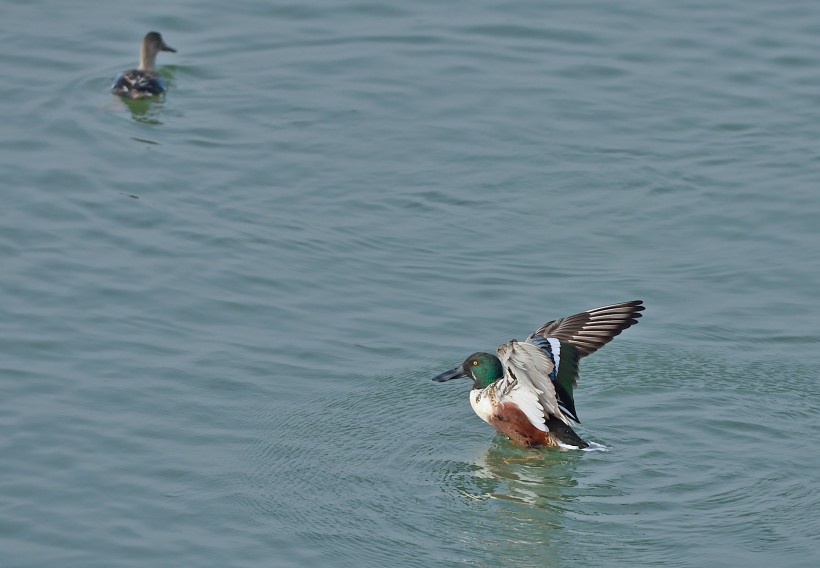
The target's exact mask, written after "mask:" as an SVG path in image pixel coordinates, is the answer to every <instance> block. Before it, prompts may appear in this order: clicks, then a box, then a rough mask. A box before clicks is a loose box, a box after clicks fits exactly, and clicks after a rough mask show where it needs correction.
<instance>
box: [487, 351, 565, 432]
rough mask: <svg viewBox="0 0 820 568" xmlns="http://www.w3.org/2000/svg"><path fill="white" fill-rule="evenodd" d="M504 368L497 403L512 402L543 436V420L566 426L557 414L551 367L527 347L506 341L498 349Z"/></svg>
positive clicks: (546, 429) (536, 352)
mask: <svg viewBox="0 0 820 568" xmlns="http://www.w3.org/2000/svg"><path fill="white" fill-rule="evenodd" d="M498 358H499V359H500V360H501V365H502V366H503V367H504V378H503V379H502V380H503V381H504V382H505V383H504V385H503V386H502V387H501V389H500V390H499V394H500V395H501V397H500V398H499V402H501V403H503V402H513V403H515V404H516V405H517V406H518V407H519V408H521V410H522V411H523V412H524V414H526V415H527V418H529V420H530V422H532V423H533V424H534V425H535V426H536V427H538V428H539V429H540V430H542V431H544V432H546V431H548V428H547V426H546V424H545V422H546V416H548V415H553V416H557V417H558V418H560V419H561V420H562V421H563V422H565V423H567V424H569V421H568V419H567V418H566V416H564V413H563V412H561V408H560V407H559V405H558V399H557V397H556V395H555V387H554V386H553V383H552V380H551V379H550V373H552V371H553V363H552V361H551V360H550V359H549V358H547V356H546V355H545V353H544V352H543V351H542V350H541V349H540V348H538V347H537V346H535V345H533V344H531V343H522V342H519V341H510V342H509V343H505V344H504V345H502V346H501V347H499V348H498Z"/></svg>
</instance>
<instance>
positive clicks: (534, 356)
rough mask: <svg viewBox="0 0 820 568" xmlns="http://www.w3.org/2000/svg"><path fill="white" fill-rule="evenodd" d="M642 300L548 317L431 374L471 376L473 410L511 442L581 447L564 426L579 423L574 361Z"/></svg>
mask: <svg viewBox="0 0 820 568" xmlns="http://www.w3.org/2000/svg"><path fill="white" fill-rule="evenodd" d="M642 304H643V302H642V301H640V300H636V301H633V302H624V303H622V304H613V305H611V306H604V307H602V308H596V309H594V310H589V311H587V312H581V313H580V314H576V315H574V316H570V317H566V318H563V319H559V320H555V321H551V322H549V323H547V324H544V325H543V326H542V327H541V328H539V329H538V330H537V331H535V332H534V333H533V334H532V335H530V336H529V337H528V338H527V339H526V340H525V341H516V340H512V341H510V342H509V343H505V344H504V345H502V346H500V347H499V348H498V351H497V354H496V355H492V354H490V353H474V354H472V355H470V356H469V357H468V358H467V359H466V360H465V361H464V363H463V364H462V365H461V366H460V367H456V368H455V369H452V370H450V371H446V372H444V373H442V374H440V375H438V376H437V377H435V378H434V379H433V380H434V381H439V382H444V381H448V380H450V379H455V378H458V377H467V378H471V379H473V390H472V391H470V405H471V406H472V407H473V410H474V411H475V413H476V414H477V415H478V416H479V417H480V418H481V419H482V420H484V421H485V422H487V423H488V424H490V425H491V426H492V427H493V428H495V429H496V430H497V431H498V432H499V433H500V434H502V435H504V436H507V437H508V438H509V439H510V440H511V441H512V442H513V443H514V444H517V445H519V446H527V447H538V446H571V447H577V448H585V447H587V446H588V444H587V443H586V442H584V441H583V440H582V439H581V438H580V437H579V436H578V434H576V433H575V431H573V429H572V427H571V426H570V421H574V422H578V423H580V420H578V413H577V412H576V410H575V401H574V400H573V387H574V386H575V385H576V384H577V380H578V362H579V360H580V359H581V358H582V357H585V356H587V355H590V354H591V353H594V352H595V351H597V350H598V349H600V348H601V347H603V346H604V345H606V344H607V343H609V342H610V341H612V338H613V337H615V336H616V335H618V334H619V333H621V332H622V331H623V330H625V329H627V328H628V327H630V326H632V325H634V324H636V323H638V318H640V317H641V314H640V312H641V311H643V309H644V307H643V305H642Z"/></svg>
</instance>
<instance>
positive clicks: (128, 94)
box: [111, 32, 177, 99]
mask: <svg viewBox="0 0 820 568" xmlns="http://www.w3.org/2000/svg"><path fill="white" fill-rule="evenodd" d="M160 51H172V52H174V53H176V51H177V50H176V49H174V48H173V47H170V46H169V45H168V44H166V43H165V41H163V39H162V36H161V35H160V34H159V33H157V32H149V33H148V35H146V36H145V39H143V40H142V52H141V53H140V66H139V69H129V70H128V71H123V72H122V73H120V74H119V75H118V76H117V78H116V79H115V80H114V85H113V86H112V87H111V92H112V93H114V94H115V95H119V96H121V97H125V98H127V99H145V98H148V97H153V96H154V95H159V94H160V93H164V92H165V79H163V78H162V77H161V76H160V74H159V73H157V70H156V61H157V54H158V53H159V52H160Z"/></svg>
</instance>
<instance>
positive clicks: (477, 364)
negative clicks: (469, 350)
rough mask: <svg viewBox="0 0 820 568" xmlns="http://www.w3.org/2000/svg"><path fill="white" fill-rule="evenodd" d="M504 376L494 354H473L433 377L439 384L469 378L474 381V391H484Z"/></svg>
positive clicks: (499, 362) (502, 368) (502, 369)
mask: <svg viewBox="0 0 820 568" xmlns="http://www.w3.org/2000/svg"><path fill="white" fill-rule="evenodd" d="M503 376H504V367H502V366H501V361H500V360H499V359H498V357H496V356H495V355H493V354H492V353H481V352H479V353H473V354H472V355H470V356H469V357H467V359H465V360H464V362H463V363H462V364H461V365H459V366H458V367H456V368H455V369H450V370H449V371H445V372H443V373H441V374H440V375H438V376H436V377H433V380H434V381H436V382H439V383H443V382H444V381H449V380H451V379H458V378H462V377H463V378H467V379H472V380H473V388H474V389H484V388H487V387H488V386H490V385H491V384H493V383H494V382H496V381H497V380H498V379H500V378H501V377H503Z"/></svg>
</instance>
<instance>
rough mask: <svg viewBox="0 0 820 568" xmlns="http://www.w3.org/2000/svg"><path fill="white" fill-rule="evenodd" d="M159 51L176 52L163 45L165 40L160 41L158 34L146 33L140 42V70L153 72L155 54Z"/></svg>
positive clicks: (165, 44) (160, 37)
mask: <svg viewBox="0 0 820 568" xmlns="http://www.w3.org/2000/svg"><path fill="white" fill-rule="evenodd" d="M160 51H171V52H173V53H176V52H177V50H176V49H174V48H173V47H171V46H170V45H168V44H167V43H165V40H163V39H162V36H161V35H160V33H159V32H148V33H147V34H146V36H145V38H144V39H143V40H142V54H141V59H140V69H142V70H143V71H146V70H147V71H153V70H154V66H155V65H156V60H157V53H159V52H160Z"/></svg>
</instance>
